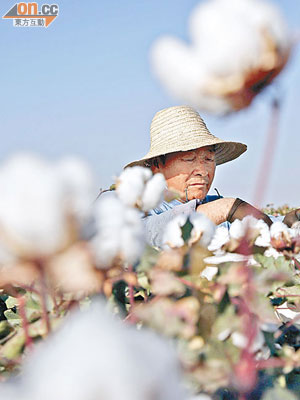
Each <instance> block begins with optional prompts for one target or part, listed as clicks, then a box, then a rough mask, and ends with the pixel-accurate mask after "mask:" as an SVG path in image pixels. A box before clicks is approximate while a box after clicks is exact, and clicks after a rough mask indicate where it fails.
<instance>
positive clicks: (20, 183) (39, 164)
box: [0, 153, 93, 259]
mask: <svg viewBox="0 0 300 400" xmlns="http://www.w3.org/2000/svg"><path fill="white" fill-rule="evenodd" d="M0 189H1V199H0V225H1V230H0V239H1V243H2V244H3V246H4V247H5V248H6V249H7V251H8V252H10V253H12V254H13V255H15V256H16V257H17V258H21V259H38V258H45V257H49V256H51V255H53V254H55V253H57V252H58V251H61V250H63V249H64V248H66V247H67V246H69V245H70V244H71V243H73V242H74V241H75V240H77V238H78V236H79V232H80V229H81V218H82V215H87V214H88V212H89V210H90V206H91V203H92V199H93V178H92V173H91V172H90V170H89V168H88V167H87V166H86V165H85V164H84V163H83V162H81V161H79V160H76V159H72V160H61V161H60V162H59V163H55V162H48V161H46V160H43V159H41V158H39V157H37V156H35V155H32V154H25V153H24V154H18V155H15V156H13V157H11V158H9V159H8V160H6V161H5V162H4V163H3V164H2V165H1V167H0Z"/></svg>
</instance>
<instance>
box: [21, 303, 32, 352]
mask: <svg viewBox="0 0 300 400" xmlns="http://www.w3.org/2000/svg"><path fill="white" fill-rule="evenodd" d="M18 303H19V312H20V317H21V320H22V326H23V329H24V334H25V346H26V347H28V348H29V349H30V350H31V349H32V345H33V342H32V338H31V336H30V334H29V323H28V319H27V316H26V309H25V304H26V299H25V296H19V297H18Z"/></svg>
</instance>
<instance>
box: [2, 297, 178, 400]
mask: <svg viewBox="0 0 300 400" xmlns="http://www.w3.org/2000/svg"><path fill="white" fill-rule="evenodd" d="M34 350H35V351H34V352H32V354H29V356H28V358H27V359H26V361H25V365H24V368H23V371H22V374H21V376H20V377H19V379H18V380H16V379H11V380H9V381H8V382H6V383H2V384H1V385H0V397H1V399H6V400H41V399H43V400H54V399H63V400H87V399H89V400H99V399H103V400H104V399H107V400H108V399H110V400H119V399H123V400H154V399H155V400H184V399H185V395H184V393H183V388H182V384H181V379H182V378H181V375H180V369H179V362H178V360H177V358H176V355H175V352H174V350H173V349H172V346H171V345H170V344H169V343H168V342H167V341H163V339H161V338H160V337H158V336H157V335H155V334H154V333H153V332H150V331H146V330H139V331H138V330H137V329H136V328H135V327H131V326H126V324H124V323H121V321H116V319H115V318H114V317H113V315H110V314H109V313H108V311H107V309H106V308H105V305H104V304H102V303H101V302H100V301H96V302H94V303H93V304H92V308H91V309H89V310H86V311H82V312H78V311H77V312H73V314H72V313H71V315H70V316H69V317H68V318H67V320H66V321H65V324H64V325H63V326H62V328H61V329H59V330H58V331H57V332H55V333H54V334H53V335H52V336H51V337H50V338H49V339H48V341H45V342H44V343H41V344H40V346H39V347H37V348H35V349H34ZM58 360H59V362H57V361H58ZM79 366H80V367H79Z"/></svg>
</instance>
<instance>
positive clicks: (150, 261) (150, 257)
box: [136, 246, 159, 272]
mask: <svg viewBox="0 0 300 400" xmlns="http://www.w3.org/2000/svg"><path fill="white" fill-rule="evenodd" d="M158 256H159V252H158V251H157V250H155V249H154V248H153V247H151V246H147V247H146V249H145V251H144V253H143V255H142V257H141V259H140V262H139V264H138V265H137V267H136V271H137V272H148V271H149V270H151V269H152V268H153V267H154V265H155V264H156V262H157V259H158Z"/></svg>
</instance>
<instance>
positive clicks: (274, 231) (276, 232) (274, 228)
mask: <svg viewBox="0 0 300 400" xmlns="http://www.w3.org/2000/svg"><path fill="white" fill-rule="evenodd" d="M270 234H271V237H272V238H275V239H278V238H279V237H280V236H281V235H282V234H286V235H288V234H289V228H288V227H287V226H286V225H285V224H284V223H283V222H281V221H276V222H273V224H272V225H271V227H270Z"/></svg>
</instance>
